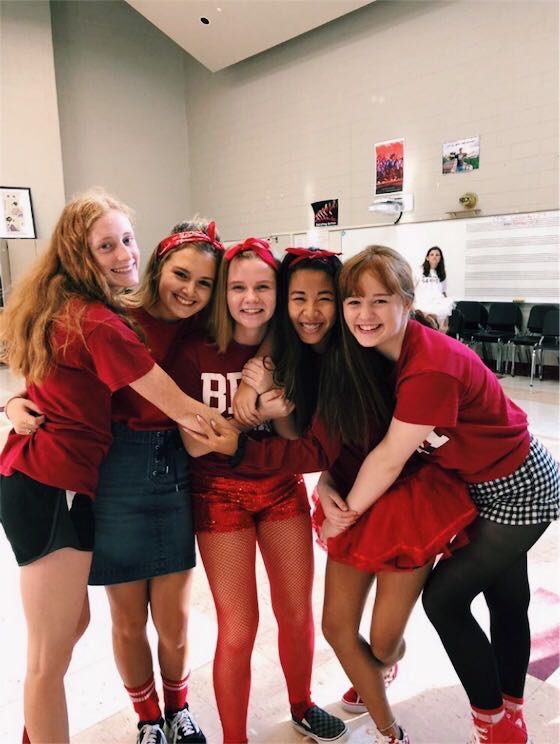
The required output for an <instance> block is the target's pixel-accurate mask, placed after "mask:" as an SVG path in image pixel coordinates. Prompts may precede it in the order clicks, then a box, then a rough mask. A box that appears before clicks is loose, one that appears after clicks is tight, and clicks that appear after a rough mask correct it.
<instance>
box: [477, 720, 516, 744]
mask: <svg viewBox="0 0 560 744" xmlns="http://www.w3.org/2000/svg"><path fill="white" fill-rule="evenodd" d="M473 724H474V729H473V732H472V736H471V739H470V741H469V744H531V742H530V741H529V739H528V737H527V732H526V731H523V730H522V728H521V727H520V726H517V725H516V724H515V723H514V722H513V721H512V719H511V718H510V717H509V716H507V715H505V716H504V717H503V718H502V719H501V720H499V721H498V723H488V721H481V720H480V719H479V718H475V717H474V716H473Z"/></svg>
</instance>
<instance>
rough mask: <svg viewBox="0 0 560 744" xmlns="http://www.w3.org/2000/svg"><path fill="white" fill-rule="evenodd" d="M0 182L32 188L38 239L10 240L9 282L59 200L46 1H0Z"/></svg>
mask: <svg viewBox="0 0 560 744" xmlns="http://www.w3.org/2000/svg"><path fill="white" fill-rule="evenodd" d="M0 20H1V23H0V102H1V112H2V118H1V122H2V123H1V136H0V165H1V168H0V170H1V177H0V182H1V183H0V185H2V186H24V187H28V188H30V189H31V198H32V201H33V207H34V213H35V224H36V229H37V236H38V239H37V240H9V241H8V246H9V261H10V269H11V276H12V281H14V280H16V279H17V278H18V277H19V276H21V274H22V273H23V272H24V271H25V269H26V267H27V266H28V265H29V263H30V262H31V261H33V259H34V258H35V255H36V253H37V252H38V251H40V250H41V248H42V247H44V245H45V244H46V242H47V241H48V239H49V237H50V234H51V232H52V228H53V227H54V223H55V222H56V219H57V218H58V214H59V212H60V210H61V209H62V207H63V205H64V188H63V181H62V159H61V150H60V132H59V121H58V109H57V102H56V82H55V73H54V61H53V44H52V34H51V17H50V10H49V4H48V3H45V2H41V0H37V2H32V1H31V0H29V1H28V2H10V1H6V0H2V2H0Z"/></svg>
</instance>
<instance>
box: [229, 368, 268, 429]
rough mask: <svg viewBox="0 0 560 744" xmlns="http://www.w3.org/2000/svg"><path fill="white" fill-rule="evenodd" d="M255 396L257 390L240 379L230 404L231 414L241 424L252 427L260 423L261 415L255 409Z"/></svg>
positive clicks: (256, 395)
mask: <svg viewBox="0 0 560 744" xmlns="http://www.w3.org/2000/svg"><path fill="white" fill-rule="evenodd" d="M257 398H258V394H257V391H256V390H254V389H253V388H252V387H250V386H249V385H247V383H245V382H243V380H241V382H240V383H239V387H238V388H237V390H236V393H235V395H234V397H233V401H232V404H231V406H232V408H233V415H234V417H235V418H236V419H237V421H239V423H240V424H241V426H244V427H249V428H251V429H252V428H253V427H254V426H258V425H259V424H260V423H261V417H260V414H259V412H258V411H257Z"/></svg>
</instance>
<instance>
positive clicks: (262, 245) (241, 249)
mask: <svg viewBox="0 0 560 744" xmlns="http://www.w3.org/2000/svg"><path fill="white" fill-rule="evenodd" d="M246 251H252V252H253V253H256V254H257V256H258V257H259V258H260V259H262V260H263V261H264V262H265V263H266V264H268V265H269V266H270V267H271V268H272V269H274V271H278V261H277V260H276V259H275V258H274V256H273V255H272V251H271V250H270V245H269V243H268V241H266V240H263V238H247V239H246V240H244V241H243V242H242V243H236V244H235V245H232V246H231V248H228V249H227V251H226V252H225V253H224V259H225V260H226V261H231V260H232V259H233V258H235V257H236V256H238V255H239V254H240V253H245V252H246Z"/></svg>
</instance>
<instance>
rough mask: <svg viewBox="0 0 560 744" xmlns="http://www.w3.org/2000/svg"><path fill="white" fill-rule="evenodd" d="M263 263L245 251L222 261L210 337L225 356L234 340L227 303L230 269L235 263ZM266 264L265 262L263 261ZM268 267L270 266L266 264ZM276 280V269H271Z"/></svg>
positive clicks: (255, 255) (211, 319)
mask: <svg viewBox="0 0 560 744" xmlns="http://www.w3.org/2000/svg"><path fill="white" fill-rule="evenodd" d="M255 258H256V259H258V260H259V261H262V258H260V256H258V255H257V254H256V253H255V252H254V251H243V253H238V254H237V255H236V256H234V258H233V259H232V260H231V261H222V264H221V266H220V269H219V271H218V280H217V282H216V291H215V292H214V303H213V305H212V312H211V314H210V336H211V337H212V338H213V340H214V341H215V343H216V345H217V347H218V351H219V352H220V353H221V354H223V353H224V352H225V350H226V349H227V347H228V346H229V344H230V343H231V340H232V339H233V318H232V317H231V313H230V311H229V307H228V302H227V285H228V277H229V269H230V266H231V265H232V264H233V262H234V261H240V260H247V259H249V260H254V259H255ZM263 263H264V261H263ZM266 265H267V266H268V264H266ZM270 270H271V271H272V273H273V274H274V278H275V279H276V273H275V271H274V269H272V268H271V269H270Z"/></svg>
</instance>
